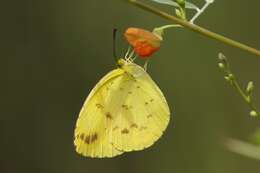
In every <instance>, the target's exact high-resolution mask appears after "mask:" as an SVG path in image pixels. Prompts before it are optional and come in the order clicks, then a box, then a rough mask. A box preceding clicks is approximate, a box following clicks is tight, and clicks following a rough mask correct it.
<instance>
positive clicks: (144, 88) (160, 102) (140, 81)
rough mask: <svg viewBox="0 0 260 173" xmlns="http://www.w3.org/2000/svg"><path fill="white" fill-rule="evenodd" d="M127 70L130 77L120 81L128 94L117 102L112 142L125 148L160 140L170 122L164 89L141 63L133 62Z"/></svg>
mask: <svg viewBox="0 0 260 173" xmlns="http://www.w3.org/2000/svg"><path fill="white" fill-rule="evenodd" d="M125 70H126V71H127V73H128V74H130V75H131V77H130V78H129V80H126V82H125V83H122V84H121V88H122V89H123V91H122V92H124V93H125V95H126V97H125V99H124V101H123V102H121V105H118V108H117V109H118V110H117V116H118V117H117V119H116V120H115V121H114V122H113V131H112V133H113V135H112V137H113V138H112V140H111V142H112V144H113V146H114V147H115V148H116V149H118V150H120V151H125V152H126V151H133V150H142V149H144V148H147V147H149V146H151V145H152V144H153V143H154V142H155V141H157V140H158V139H159V138H160V137H161V135H162V134H163V131H164V130H165V129H166V127H167V125H168V123H169V119H170V116H169V115H170V111H169V107H168V105H167V102H166V99H165V97H164V95H163V94H162V92H161V90H160V89H159V87H158V86H157V85H156V84H155V82H154V81H153V80H152V79H151V77H150V76H149V75H148V74H147V73H146V72H145V71H143V69H142V68H141V67H139V66H137V65H135V64H133V65H131V66H128V67H126V68H125Z"/></svg>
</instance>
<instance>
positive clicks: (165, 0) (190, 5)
mask: <svg viewBox="0 0 260 173" xmlns="http://www.w3.org/2000/svg"><path fill="white" fill-rule="evenodd" d="M151 1H154V2H157V3H160V4H166V5H171V6H174V7H179V5H178V3H177V2H174V1H172V0H151ZM185 8H189V9H193V10H197V11H198V10H199V8H198V7H197V6H196V5H195V4H193V3H190V2H186V3H185Z"/></svg>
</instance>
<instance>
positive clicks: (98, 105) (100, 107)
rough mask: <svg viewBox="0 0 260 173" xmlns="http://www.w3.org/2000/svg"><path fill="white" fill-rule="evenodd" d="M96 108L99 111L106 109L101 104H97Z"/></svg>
mask: <svg viewBox="0 0 260 173" xmlns="http://www.w3.org/2000/svg"><path fill="white" fill-rule="evenodd" d="M96 107H97V108H98V109H103V108H104V106H103V105H102V104H99V103H97V104H96Z"/></svg>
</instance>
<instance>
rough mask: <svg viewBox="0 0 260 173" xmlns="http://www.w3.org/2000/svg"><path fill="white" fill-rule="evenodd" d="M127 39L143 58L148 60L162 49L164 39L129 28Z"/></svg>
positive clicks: (126, 33)
mask: <svg viewBox="0 0 260 173" xmlns="http://www.w3.org/2000/svg"><path fill="white" fill-rule="evenodd" d="M124 35H125V37H126V39H127V41H128V42H129V44H130V45H132V46H133V48H134V51H135V53H136V54H138V55H139V56H140V57H141V58H144V59H145V58H147V57H149V56H151V55H152V54H153V53H155V52H156V51H158V50H159V49H160V45H161V41H162V38H161V37H160V36H159V35H157V34H154V33H153V32H150V31H147V30H144V29H141V28H128V29H127V30H126V31H125V34H124Z"/></svg>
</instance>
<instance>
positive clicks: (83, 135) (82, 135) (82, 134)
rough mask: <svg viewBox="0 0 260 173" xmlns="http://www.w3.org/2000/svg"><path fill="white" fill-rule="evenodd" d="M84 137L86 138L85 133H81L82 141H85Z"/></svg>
mask: <svg viewBox="0 0 260 173" xmlns="http://www.w3.org/2000/svg"><path fill="white" fill-rule="evenodd" d="M84 137H85V134H84V133H81V134H80V139H81V140H82V141H83V140H84Z"/></svg>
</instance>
